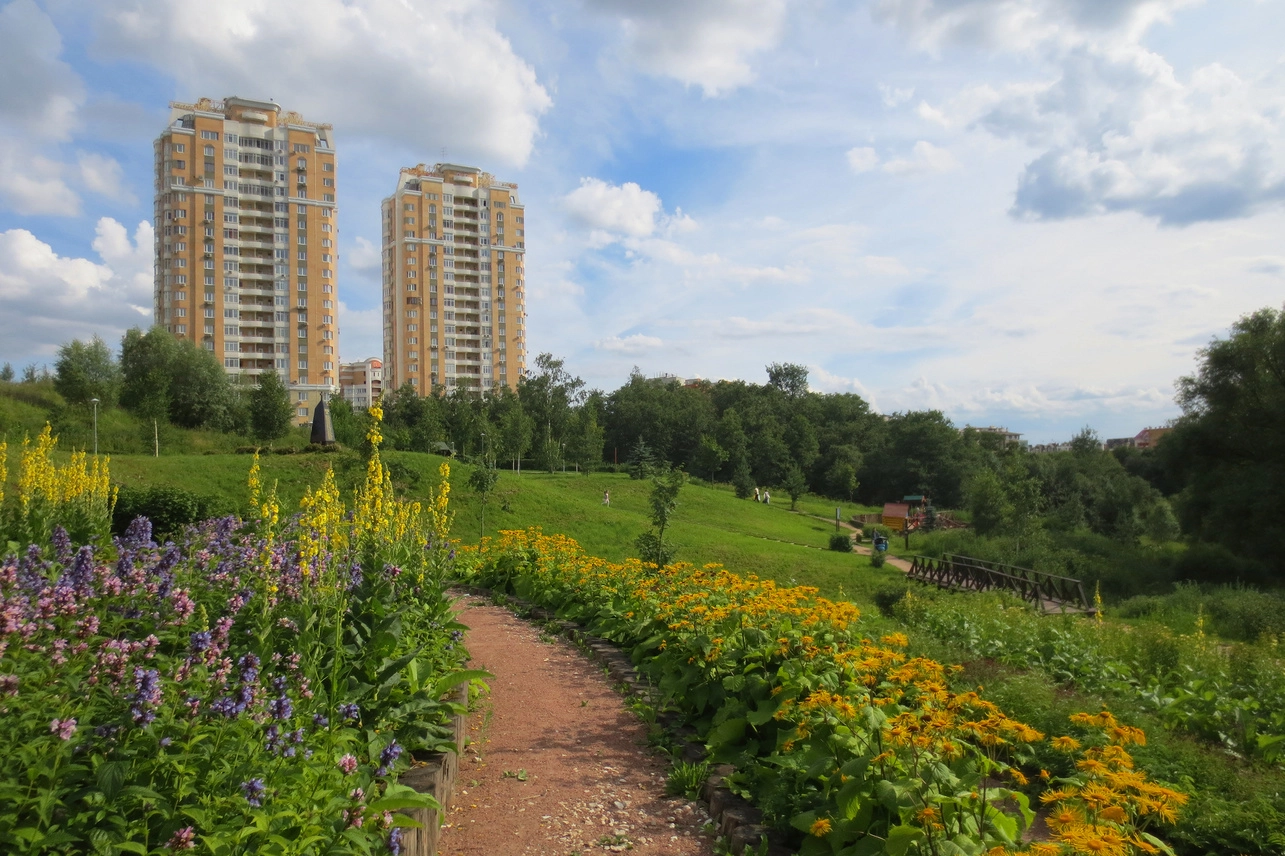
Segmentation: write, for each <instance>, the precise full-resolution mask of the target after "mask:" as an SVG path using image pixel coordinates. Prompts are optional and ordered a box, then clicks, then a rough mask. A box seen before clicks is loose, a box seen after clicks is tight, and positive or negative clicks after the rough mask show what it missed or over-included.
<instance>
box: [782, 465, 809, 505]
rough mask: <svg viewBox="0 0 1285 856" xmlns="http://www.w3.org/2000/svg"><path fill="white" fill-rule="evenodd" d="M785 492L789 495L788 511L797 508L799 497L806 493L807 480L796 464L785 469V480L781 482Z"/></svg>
mask: <svg viewBox="0 0 1285 856" xmlns="http://www.w3.org/2000/svg"><path fill="white" fill-rule="evenodd" d="M781 486H782V487H784V488H785V492H786V493H788V494H789V495H790V510H791V511H793V510H794V509H795V508H797V507H798V504H799V497H801V496H803V494H805V493H807V492H808V480H807V479H806V478H805V477H804V475H803V470H801V469H799V467H798V465H797V464H790V465H789V466H788V467H786V469H785V478H784V479H783V480H782V482H781Z"/></svg>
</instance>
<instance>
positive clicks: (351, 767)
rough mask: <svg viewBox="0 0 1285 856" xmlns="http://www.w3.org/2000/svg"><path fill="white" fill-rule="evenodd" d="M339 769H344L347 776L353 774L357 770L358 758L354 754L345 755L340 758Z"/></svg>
mask: <svg viewBox="0 0 1285 856" xmlns="http://www.w3.org/2000/svg"><path fill="white" fill-rule="evenodd" d="M339 769H340V770H343V772H344V775H345V776H351V775H352V774H353V773H355V772H357V759H356V758H355V757H354V756H352V755H344V756H343V757H342V758H340V759H339Z"/></svg>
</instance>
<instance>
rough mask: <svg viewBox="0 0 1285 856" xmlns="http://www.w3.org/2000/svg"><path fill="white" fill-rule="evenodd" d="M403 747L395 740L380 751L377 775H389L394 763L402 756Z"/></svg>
mask: <svg viewBox="0 0 1285 856" xmlns="http://www.w3.org/2000/svg"><path fill="white" fill-rule="evenodd" d="M401 754H402V747H401V746H400V745H398V743H397V741H396V740H394V741H393V742H392V743H389V744H388V745H387V746H385V747H384V751H382V752H380V753H379V769H378V770H376V771H375V775H376V776H380V777H382V776H387V775H388V773H389V771H390V770H391V769H392V766H393V764H395V763H396V762H397V759H398V758H400V757H401Z"/></svg>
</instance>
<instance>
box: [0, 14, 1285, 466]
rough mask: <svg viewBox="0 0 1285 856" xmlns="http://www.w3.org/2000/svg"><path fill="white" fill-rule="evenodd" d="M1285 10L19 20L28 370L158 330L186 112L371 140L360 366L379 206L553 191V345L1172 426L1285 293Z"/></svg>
mask: <svg viewBox="0 0 1285 856" xmlns="http://www.w3.org/2000/svg"><path fill="white" fill-rule="evenodd" d="M1281 32H1285V0H1219V2H1217V3H1214V2H1201V0H865V2H856V3H852V2H828V0H682V2H680V1H679V0H650V1H649V2H646V3H642V2H627V0H565V2H528V3H519V2H502V0H446V2H440V3H437V2H434V3H430V2H416V0H274V2H272V3H267V2H259V0H222V2H220V3H218V4H194V3H179V2H161V0H95V2H92V3H90V2H77V0H45V2H38V0H12V2H7V0H0V361H8V362H11V363H13V364H14V365H15V366H19V367H20V366H22V365H25V364H27V363H32V362H35V363H51V362H52V358H53V354H54V352H55V350H56V348H57V346H58V344H59V343H61V342H63V341H66V340H67V339H69V338H71V337H86V336H90V335H93V334H95V333H98V334H100V335H102V336H103V337H104V338H107V339H108V340H109V341H113V342H115V341H118V340H119V337H120V335H121V333H122V332H123V331H124V330H125V329H126V328H127V327H129V326H131V325H136V324H141V325H146V324H147V323H148V322H149V320H150V316H151V311H150V306H151V268H152V233H151V226H150V218H151V193H152V191H151V187H152V174H151V171H152V149H151V143H152V140H153V139H154V138H155V136H156V135H157V134H158V133H159V131H160V130H161V129H162V127H163V126H164V124H165V122H166V119H167V116H168V108H167V102H168V101H170V100H180V101H190V100H194V99H196V98H198V97H202V96H206V97H211V98H221V97H224V96H228V95H240V96H243V97H251V98H271V99H274V100H276V101H277V102H278V103H280V104H282V105H283V107H285V108H287V109H292V110H297V111H299V112H301V113H303V114H304V116H305V117H306V118H308V119H311V120H313V121H321V122H330V123H333V124H334V126H335V137H336V140H337V146H338V152H339V157H340V297H341V301H342V306H343V310H344V311H343V312H342V313H341V316H340V322H341V351H342V353H341V357H342V358H343V359H345V360H350V359H360V358H364V357H367V356H372V355H379V354H380V353H381V350H382V348H381V344H380V341H379V335H380V332H379V331H380V320H379V316H378V311H379V310H378V307H379V284H378V245H379V232H378V229H379V225H378V223H379V221H378V210H379V209H378V205H379V200H380V199H381V198H382V197H383V196H385V195H387V194H388V193H389V192H391V190H392V189H393V187H394V186H395V182H396V178H397V171H398V169H399V168H400V167H401V166H406V165H412V164H415V163H420V162H427V163H433V162H435V161H439V160H442V159H443V157H442V153H443V152H445V159H446V160H450V161H452V162H460V163H469V164H475V165H478V166H481V167H483V168H485V169H487V170H489V171H491V172H493V173H494V174H496V175H497V176H498V177H500V178H501V179H502V180H507V181H515V182H517V183H518V184H519V185H520V187H521V193H522V196H523V200H524V202H526V204H527V206H528V209H527V210H528V219H527V223H526V226H527V229H528V234H527V236H526V237H527V246H528V250H529V252H528V284H529V293H530V306H529V314H530V324H529V329H530V344H531V348H532V352H533V353H535V352H539V351H545V350H547V351H551V352H553V353H554V354H556V355H558V356H560V357H563V358H565V359H566V360H567V362H568V366H569V368H570V369H571V370H572V371H573V372H575V373H576V374H578V375H580V376H581V377H583V378H584V379H585V380H586V381H588V382H589V384H590V385H591V386H598V387H601V388H604V389H613V388H615V387H616V386H618V385H619V384H620V383H622V382H623V381H624V379H625V378H626V377H627V375H628V372H629V371H630V369H631V368H632V367H633V366H638V367H639V368H640V369H641V370H642V371H643V372H644V373H646V374H660V373H671V374H677V375H680V376H685V377H695V376H700V377H707V378H745V379H748V380H754V381H762V380H763V379H764V377H765V375H764V371H763V367H764V365H765V364H767V363H769V362H778V361H789V362H797V363H803V364H805V365H807V366H808V367H809V369H810V371H811V383H812V385H813V387H814V388H815V389H818V390H822V391H841V390H842V391H856V392H859V393H861V394H862V395H864V396H866V397H867V398H868V399H869V400H870V401H871V402H872V404H873V405H874V406H875V407H876V409H878V410H880V411H883V412H892V411H896V410H905V409H912V408H924V407H935V408H940V409H942V410H944V411H945V412H946V413H947V414H948V415H949V416H950V417H951V418H952V419H953V420H955V422H956V423H957V424H960V425H963V424H965V423H971V424H974V425H979V424H981V425H985V424H992V423H993V424H1002V425H1007V426H1008V427H1009V428H1011V429H1012V430H1016V431H1020V432H1022V433H1023V434H1024V435H1025V436H1026V437H1027V438H1028V439H1030V440H1031V441H1032V442H1043V441H1047V440H1057V439H1066V438H1068V437H1070V435H1071V434H1073V433H1074V432H1075V431H1076V430H1078V429H1079V428H1080V427H1082V426H1084V425H1090V426H1093V427H1094V428H1096V429H1097V430H1098V431H1099V432H1100V433H1102V434H1103V435H1106V436H1121V435H1126V434H1133V433H1136V431H1137V430H1139V429H1140V428H1142V427H1144V426H1145V425H1149V424H1156V423H1159V422H1162V421H1163V420H1165V419H1168V418H1170V417H1172V416H1174V415H1176V414H1177V408H1176V407H1175V405H1174V404H1173V386H1174V381H1175V379H1176V378H1178V377H1179V376H1181V375H1183V374H1185V373H1188V372H1190V371H1191V370H1192V368H1193V367H1194V365H1195V354H1196V351H1197V349H1199V348H1200V347H1201V346H1202V345H1204V344H1206V343H1207V342H1208V341H1209V340H1210V339H1211V337H1213V336H1216V335H1220V334H1223V333H1225V331H1226V329H1227V327H1228V326H1229V325H1230V324H1231V323H1232V322H1233V321H1235V320H1236V319H1237V318H1238V317H1239V316H1241V315H1242V314H1244V313H1247V312H1250V311H1253V310H1255V309H1257V308H1260V307H1263V306H1280V305H1281V303H1282V299H1283V297H1285V247H1282V237H1283V236H1285V228H1283V227H1285V48H1282V47H1281V44H1280V39H1279V34H1280V33H1281Z"/></svg>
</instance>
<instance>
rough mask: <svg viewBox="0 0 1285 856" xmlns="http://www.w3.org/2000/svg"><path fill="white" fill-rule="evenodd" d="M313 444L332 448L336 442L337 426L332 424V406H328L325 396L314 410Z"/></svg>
mask: <svg viewBox="0 0 1285 856" xmlns="http://www.w3.org/2000/svg"><path fill="white" fill-rule="evenodd" d="M312 442H313V443H316V444H317V445H318V446H330V445H333V444H334V442H335V426H334V425H332V424H331V423H330V406H329V405H327V404H326V396H325V395H322V396H321V400H320V401H318V402H317V406H316V407H314V408H313V409H312Z"/></svg>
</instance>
